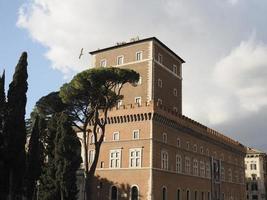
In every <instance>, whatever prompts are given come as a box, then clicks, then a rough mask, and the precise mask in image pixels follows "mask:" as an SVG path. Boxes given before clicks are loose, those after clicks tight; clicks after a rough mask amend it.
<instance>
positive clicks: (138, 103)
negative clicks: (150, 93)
mask: <svg viewBox="0 0 267 200" xmlns="http://www.w3.org/2000/svg"><path fill="white" fill-rule="evenodd" d="M134 103H135V104H137V105H138V106H140V105H141V97H135V98H134Z"/></svg>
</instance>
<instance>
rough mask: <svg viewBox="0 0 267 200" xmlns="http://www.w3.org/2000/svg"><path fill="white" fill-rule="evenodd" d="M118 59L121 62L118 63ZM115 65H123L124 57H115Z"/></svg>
mask: <svg viewBox="0 0 267 200" xmlns="http://www.w3.org/2000/svg"><path fill="white" fill-rule="evenodd" d="M120 59H121V62H120ZM116 64H117V65H118V66H120V65H123V64H124V56H123V55H119V56H117V61H116Z"/></svg>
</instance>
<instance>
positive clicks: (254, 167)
mask: <svg viewBox="0 0 267 200" xmlns="http://www.w3.org/2000/svg"><path fill="white" fill-rule="evenodd" d="M249 166H250V170H257V165H256V164H250V165H249ZM245 169H246V170H247V169H248V166H247V164H245Z"/></svg>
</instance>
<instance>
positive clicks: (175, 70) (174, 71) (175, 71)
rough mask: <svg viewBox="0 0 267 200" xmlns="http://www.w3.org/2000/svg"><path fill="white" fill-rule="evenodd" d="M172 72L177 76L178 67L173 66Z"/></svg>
mask: <svg viewBox="0 0 267 200" xmlns="http://www.w3.org/2000/svg"><path fill="white" fill-rule="evenodd" d="M172 71H173V73H175V74H177V66H176V65H173V67H172Z"/></svg>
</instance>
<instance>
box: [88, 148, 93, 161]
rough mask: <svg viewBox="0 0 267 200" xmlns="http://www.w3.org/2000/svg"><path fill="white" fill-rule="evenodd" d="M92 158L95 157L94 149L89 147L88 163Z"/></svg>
mask: <svg viewBox="0 0 267 200" xmlns="http://www.w3.org/2000/svg"><path fill="white" fill-rule="evenodd" d="M94 159H95V150H93V149H90V150H89V151H88V162H89V164H92V163H93V161H94Z"/></svg>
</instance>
